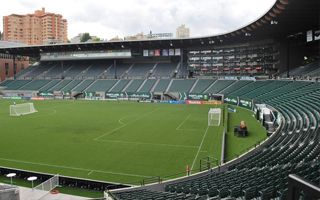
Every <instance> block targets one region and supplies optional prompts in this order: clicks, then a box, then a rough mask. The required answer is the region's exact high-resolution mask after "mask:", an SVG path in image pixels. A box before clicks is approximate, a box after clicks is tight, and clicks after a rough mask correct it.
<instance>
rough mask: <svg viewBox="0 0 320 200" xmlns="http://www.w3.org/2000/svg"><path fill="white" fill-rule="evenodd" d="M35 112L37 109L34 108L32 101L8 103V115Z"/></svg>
mask: <svg viewBox="0 0 320 200" xmlns="http://www.w3.org/2000/svg"><path fill="white" fill-rule="evenodd" d="M35 112H37V110H36V109H35V108H34V105H33V103H21V104H16V105H10V116H20V115H27V114H31V113H35Z"/></svg>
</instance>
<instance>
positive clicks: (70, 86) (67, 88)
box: [60, 80, 82, 92]
mask: <svg viewBox="0 0 320 200" xmlns="http://www.w3.org/2000/svg"><path fill="white" fill-rule="evenodd" d="M81 81H82V80H73V81H71V82H69V83H68V84H67V85H65V86H64V87H63V88H61V89H60V91H63V92H70V91H71V90H72V89H73V88H74V87H76V86H77V85H78V84H79V83H81Z"/></svg>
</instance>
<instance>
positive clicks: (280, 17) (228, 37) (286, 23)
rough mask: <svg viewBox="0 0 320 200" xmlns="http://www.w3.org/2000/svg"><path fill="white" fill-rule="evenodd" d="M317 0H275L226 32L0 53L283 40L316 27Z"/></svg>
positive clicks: (23, 48)
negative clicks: (246, 22)
mask: <svg viewBox="0 0 320 200" xmlns="http://www.w3.org/2000/svg"><path fill="white" fill-rule="evenodd" d="M319 8H320V1H319V0H307V1H306V0H277V1H276V2H275V4H274V5H273V6H272V8H271V9H270V10H269V11H268V12H267V13H265V14H264V15H263V16H262V17H260V18H259V19H257V20H256V21H254V22H252V23H250V24H249V25H247V26H244V27H242V28H240V29H237V30H235V31H231V32H229V33H224V34H219V35H213V36H205V37H197V38H188V39H154V40H138V41H136V40H135V41H115V42H98V43H78V44H71V43H68V44H54V45H39V46H19V47H16V46H14V47H0V53H6V54H13V55H23V56H31V57H39V55H40V53H42V52H66V51H90V50H109V49H123V48H125V49H135V48H137V49H141V48H145V49H148V48H150V49H151V48H189V47H199V46H214V45H221V44H225V45H227V44H233V43H237V42H239V41H241V42H246V41H251V40H253V39H255V40H257V39H269V38H275V39H278V38H279V39H283V38H286V37H290V35H297V34H300V35H305V31H307V30H309V29H315V28H319V24H320V22H319V19H320V17H319Z"/></svg>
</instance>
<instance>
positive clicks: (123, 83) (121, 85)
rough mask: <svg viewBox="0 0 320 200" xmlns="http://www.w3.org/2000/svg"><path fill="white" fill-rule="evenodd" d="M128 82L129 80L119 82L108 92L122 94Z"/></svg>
mask: <svg viewBox="0 0 320 200" xmlns="http://www.w3.org/2000/svg"><path fill="white" fill-rule="evenodd" d="M129 82H130V80H129V79H122V80H119V81H118V82H117V83H116V84H115V85H114V87H113V88H111V90H110V91H109V92H122V90H123V89H124V88H125V87H126V85H127V84H128V83H129Z"/></svg>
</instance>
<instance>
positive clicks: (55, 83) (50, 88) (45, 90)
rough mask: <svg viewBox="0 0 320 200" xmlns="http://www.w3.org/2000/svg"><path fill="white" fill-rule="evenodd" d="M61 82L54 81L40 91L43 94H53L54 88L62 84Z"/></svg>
mask: <svg viewBox="0 0 320 200" xmlns="http://www.w3.org/2000/svg"><path fill="white" fill-rule="evenodd" d="M60 82H61V80H52V81H50V82H49V83H48V84H46V85H45V86H43V87H42V88H40V91H42V92H53V91H54V90H53V87H54V86H56V85H58V83H60Z"/></svg>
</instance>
